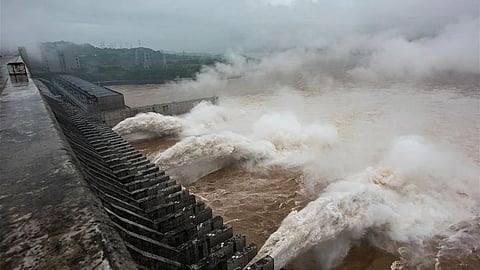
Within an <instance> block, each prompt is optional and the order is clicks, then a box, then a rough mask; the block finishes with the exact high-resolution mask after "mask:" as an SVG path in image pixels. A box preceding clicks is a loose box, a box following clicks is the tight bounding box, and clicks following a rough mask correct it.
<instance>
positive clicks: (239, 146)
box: [153, 132, 275, 184]
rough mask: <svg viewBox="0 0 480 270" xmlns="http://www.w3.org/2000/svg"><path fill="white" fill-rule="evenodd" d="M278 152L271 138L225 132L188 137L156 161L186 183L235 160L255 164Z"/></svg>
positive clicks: (161, 154)
mask: <svg viewBox="0 0 480 270" xmlns="http://www.w3.org/2000/svg"><path fill="white" fill-rule="evenodd" d="M274 155H275V147H274V146H273V145H272V144H271V143H269V142H267V141H253V140H250V139H248V138H246V137H244V136H241V135H238V134H234V133H231V132H221V133H215V134H207V135H201V136H191V137H187V138H185V139H184V140H182V141H180V142H179V143H177V144H175V145H174V146H172V147H170V148H169V149H167V150H166V151H164V152H161V153H159V154H158V155H157V156H156V157H155V158H154V160H153V161H154V162H155V163H156V164H157V165H158V166H159V167H161V168H163V169H166V170H167V172H169V173H171V174H173V175H174V176H175V177H176V178H177V180H179V181H181V182H182V183H184V184H186V183H191V182H193V181H196V180H197V179H198V178H200V177H201V176H203V175H205V174H208V173H210V172H212V171H215V170H218V169H220V168H222V167H224V166H226V165H229V164H232V163H233V162H236V163H240V164H243V165H251V166H254V165H258V163H260V162H262V161H265V160H268V159H271V158H272V157H273V156H274Z"/></svg>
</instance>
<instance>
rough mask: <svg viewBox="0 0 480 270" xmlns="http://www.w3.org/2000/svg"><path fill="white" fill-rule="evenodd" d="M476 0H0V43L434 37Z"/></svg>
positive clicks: (465, 16)
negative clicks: (394, 34)
mask: <svg viewBox="0 0 480 270" xmlns="http://www.w3.org/2000/svg"><path fill="white" fill-rule="evenodd" d="M478 12H479V7H478V1H476V0H417V1H414V0H403V1H395V0H386V1H374V0H363V1H360V0H357V1H355V0H340V1H327V0H316V1H315V0H245V1H225V0H205V1H193V0H191V1H187V0H176V1H173V0H168V1H153V0H146V1H127V0H96V1H93V0H81V1H80V0H78V1H64V0H1V6H0V13H1V34H0V38H1V40H0V45H1V47H2V48H3V49H5V48H16V47H17V46H27V47H28V48H30V49H32V47H34V46H35V44H36V43H38V42H45V41H59V40H65V41H71V42H74V43H90V44H92V45H95V46H102V45H103V46H105V47H124V48H128V47H137V46H138V45H139V41H140V42H141V45H142V46H144V47H149V48H152V49H155V50H166V51H176V52H181V51H183V50H185V51H189V52H206V53H224V52H226V51H229V50H234V51H245V52H265V51H274V50H283V49H288V48H292V47H309V46H313V47H318V46H322V44H325V43H331V42H332V41H335V40H338V39H344V38H348V37H349V36H354V35H359V34H362V35H364V34H375V35H376V34H379V33H396V34H399V35H403V36H406V37H407V38H412V39H415V38H421V37H423V36H432V35H435V34H436V33H438V32H439V31H441V30H442V29H443V28H445V27H448V25H450V24H454V23H457V22H458V21H459V20H471V19H477V20H478Z"/></svg>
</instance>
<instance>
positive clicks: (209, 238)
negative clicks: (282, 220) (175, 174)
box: [45, 95, 273, 270]
mask: <svg viewBox="0 0 480 270" xmlns="http://www.w3.org/2000/svg"><path fill="white" fill-rule="evenodd" d="M45 99H46V100H47V101H48V104H49V105H50V107H51V109H52V111H53V113H54V115H55V118H56V119H57V121H58V123H59V125H60V127H61V130H62V132H63V134H64V135H65V138H66V139H67V141H68V143H69V144H70V146H71V148H72V151H73V152H74V154H75V157H76V159H77V160H78V164H79V167H80V170H81V172H82V173H83V175H84V178H85V180H86V181H87V182H88V184H89V186H90V188H91V189H92V190H93V191H94V193H95V194H96V195H97V196H98V198H99V199H100V200H101V202H102V205H103V208H104V209H105V211H106V212H107V213H108V216H109V217H110V219H111V222H112V224H113V227H114V229H115V230H116V231H118V233H119V234H120V236H121V237H122V239H123V241H124V243H125V246H126V247H127V249H128V251H129V252H130V254H131V256H132V258H133V259H134V261H135V262H136V263H137V265H138V267H139V268H141V269H221V270H234V269H235V270H238V269H243V268H245V267H246V266H247V265H248V264H249V263H250V261H251V260H252V259H253V258H254V257H255V255H256V254H257V246H256V245H255V244H253V243H251V244H247V243H246V239H245V236H243V235H235V234H234V232H233V230H232V227H231V226H230V225H228V224H224V223H223V219H222V217H220V216H215V217H214V216H213V215H212V210H211V209H210V208H209V207H206V206H205V204H204V203H203V202H199V201H197V199H196V198H195V196H194V195H192V194H189V192H188V191H187V190H186V189H185V188H183V187H182V186H180V185H179V184H177V183H176V181H175V180H173V179H171V178H170V177H169V176H168V175H165V172H163V171H160V170H159V169H158V167H156V166H155V165H154V164H152V163H150V162H149V161H148V160H147V159H146V158H145V156H143V155H142V154H141V153H140V152H138V151H137V150H135V149H134V148H133V147H132V146H131V145H130V144H129V143H128V142H126V141H124V140H123V139H122V138H121V137H120V136H118V135H117V134H116V133H114V132H113V131H112V130H111V129H110V128H109V127H107V126H106V125H104V123H102V122H101V121H99V119H98V117H97V116H96V115H95V114H90V113H88V112H85V111H84V110H82V108H81V107H77V106H74V104H72V103H71V102H67V101H65V99H62V98H59V97H58V96H54V95H45ZM66 100H68V98H67V99H66ZM249 269H264V270H269V269H273V258H271V257H268V256H267V257H265V258H263V259H261V260H260V261H258V262H257V263H255V264H253V265H251V266H249Z"/></svg>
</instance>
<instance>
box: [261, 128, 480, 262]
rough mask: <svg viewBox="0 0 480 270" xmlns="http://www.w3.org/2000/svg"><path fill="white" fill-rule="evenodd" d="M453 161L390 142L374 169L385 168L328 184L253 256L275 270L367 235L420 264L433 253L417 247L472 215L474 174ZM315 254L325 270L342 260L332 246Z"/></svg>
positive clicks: (413, 140)
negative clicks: (311, 251)
mask: <svg viewBox="0 0 480 270" xmlns="http://www.w3.org/2000/svg"><path fill="white" fill-rule="evenodd" d="M454 156H455V155H453V154H449V152H447V151H445V150H442V149H438V148H437V147H435V146H434V145H432V144H430V143H428V142H427V141H425V140H424V139H422V138H420V137H418V136H407V137H400V138H397V139H395V140H394V142H393V144H392V146H391V148H390V150H389V151H388V152H387V154H386V157H385V158H384V161H383V162H381V163H384V166H387V167H381V166H377V167H376V168H373V167H369V168H367V169H365V170H364V171H363V172H362V173H359V174H356V175H353V176H350V177H347V178H345V179H343V180H339V181H335V182H333V183H331V184H329V185H328V187H327V188H326V189H325V190H324V191H323V192H322V193H321V194H320V196H319V197H318V199H316V200H315V201H313V202H311V203H310V204H308V205H307V206H306V207H305V208H304V209H303V210H301V211H299V212H293V213H291V214H290V215H289V216H288V217H287V218H285V220H284V221H283V222H282V224H281V226H280V227H279V229H278V230H277V231H276V232H275V233H273V234H272V235H271V236H270V238H269V239H268V240H267V242H266V243H265V245H264V247H263V248H262V249H261V251H260V252H259V254H261V255H264V254H270V255H271V256H273V258H274V259H275V269H280V268H281V267H283V266H285V265H286V264H287V263H288V262H289V261H290V260H292V259H293V258H295V257H297V256H298V255H299V254H301V253H303V252H306V251H308V250H309V249H310V248H312V247H314V246H322V244H324V243H326V242H327V241H330V240H332V239H337V238H338V241H343V242H345V241H346V244H347V245H348V243H349V242H350V241H355V240H357V239H360V238H362V237H364V236H365V233H366V232H367V230H370V231H373V232H374V236H372V237H371V239H370V240H371V243H372V244H374V245H377V246H378V247H379V248H382V249H384V250H387V251H390V252H396V250H395V249H398V248H401V247H404V246H407V247H410V250H409V253H410V254H415V256H410V257H409V258H408V260H409V263H413V264H415V263H419V262H421V260H422V259H425V258H426V257H427V256H431V255H432V254H425V253H426V252H427V251H426V250H424V249H423V248H424V247H423V245H421V244H418V243H423V242H424V241H429V240H431V238H432V237H433V236H434V235H435V234H438V233H440V232H442V231H443V230H446V229H447V228H448V226H449V225H450V224H452V223H455V222H458V221H461V220H471V219H472V217H474V216H475V215H476V211H477V212H478V198H479V197H478V178H477V177H478V173H479V171H478V167H477V166H475V165H474V164H471V163H470V164H469V163H468V162H465V160H456V159H452V157H454ZM452 168H453V169H452ZM452 179H455V181H452ZM477 236H478V235H477ZM477 240H478V241H479V242H480V239H475V241H477ZM320 252H321V254H319V255H318V256H322V257H323V258H324V263H326V264H324V265H322V266H323V268H324V269H329V268H330V267H332V264H333V263H334V262H338V261H339V260H340V259H341V258H338V257H337V258H335V255H336V256H344V255H346V254H345V253H338V252H337V250H336V249H335V245H330V246H325V245H323V246H322V249H320ZM342 254H343V255H342ZM332 256H333V258H332ZM325 258H329V259H325ZM329 262H330V263H329ZM432 263H433V262H432Z"/></svg>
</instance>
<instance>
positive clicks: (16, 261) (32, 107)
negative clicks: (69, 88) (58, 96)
mask: <svg viewBox="0 0 480 270" xmlns="http://www.w3.org/2000/svg"><path fill="white" fill-rule="evenodd" d="M5 61H7V59H2V61H1V62H2V63H0V64H2V66H3V65H4V64H5ZM3 76H5V74H4V75H3ZM6 76H8V75H6ZM0 93H1V96H0V153H1V154H0V164H1V166H0V217H1V218H0V269H135V268H136V266H135V265H134V264H133V263H132V261H131V258H130V255H129V253H128V252H127V250H126V248H125V246H124V244H123V242H122V240H121V239H120V237H119V236H118V235H117V234H116V232H115V231H114V230H112V229H111V228H110V225H109V219H108V217H107V216H106V214H105V213H103V211H102V210H101V208H100V207H101V205H100V202H99V201H98V200H97V199H96V198H95V196H94V195H93V194H92V193H91V192H90V190H89V188H88V186H87V184H86V183H85V182H84V181H83V178H82V176H81V174H80V172H79V171H78V169H77V167H76V166H75V163H74V158H73V157H72V156H70V154H69V151H68V147H67V146H66V144H65V143H64V141H63V140H62V134H61V132H59V131H58V130H57V127H56V125H55V122H54V120H52V115H51V112H50V111H49V109H48V108H47V107H46V105H45V103H44V102H43V100H42V98H41V96H40V94H39V91H38V89H37V87H36V86H35V84H34V83H33V81H32V80H31V79H30V80H29V81H28V82H27V83H23V84H21V85H19V86H16V85H15V84H12V82H11V80H8V81H7V82H6V84H5V87H4V89H3V90H2V91H1V92H0Z"/></svg>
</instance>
